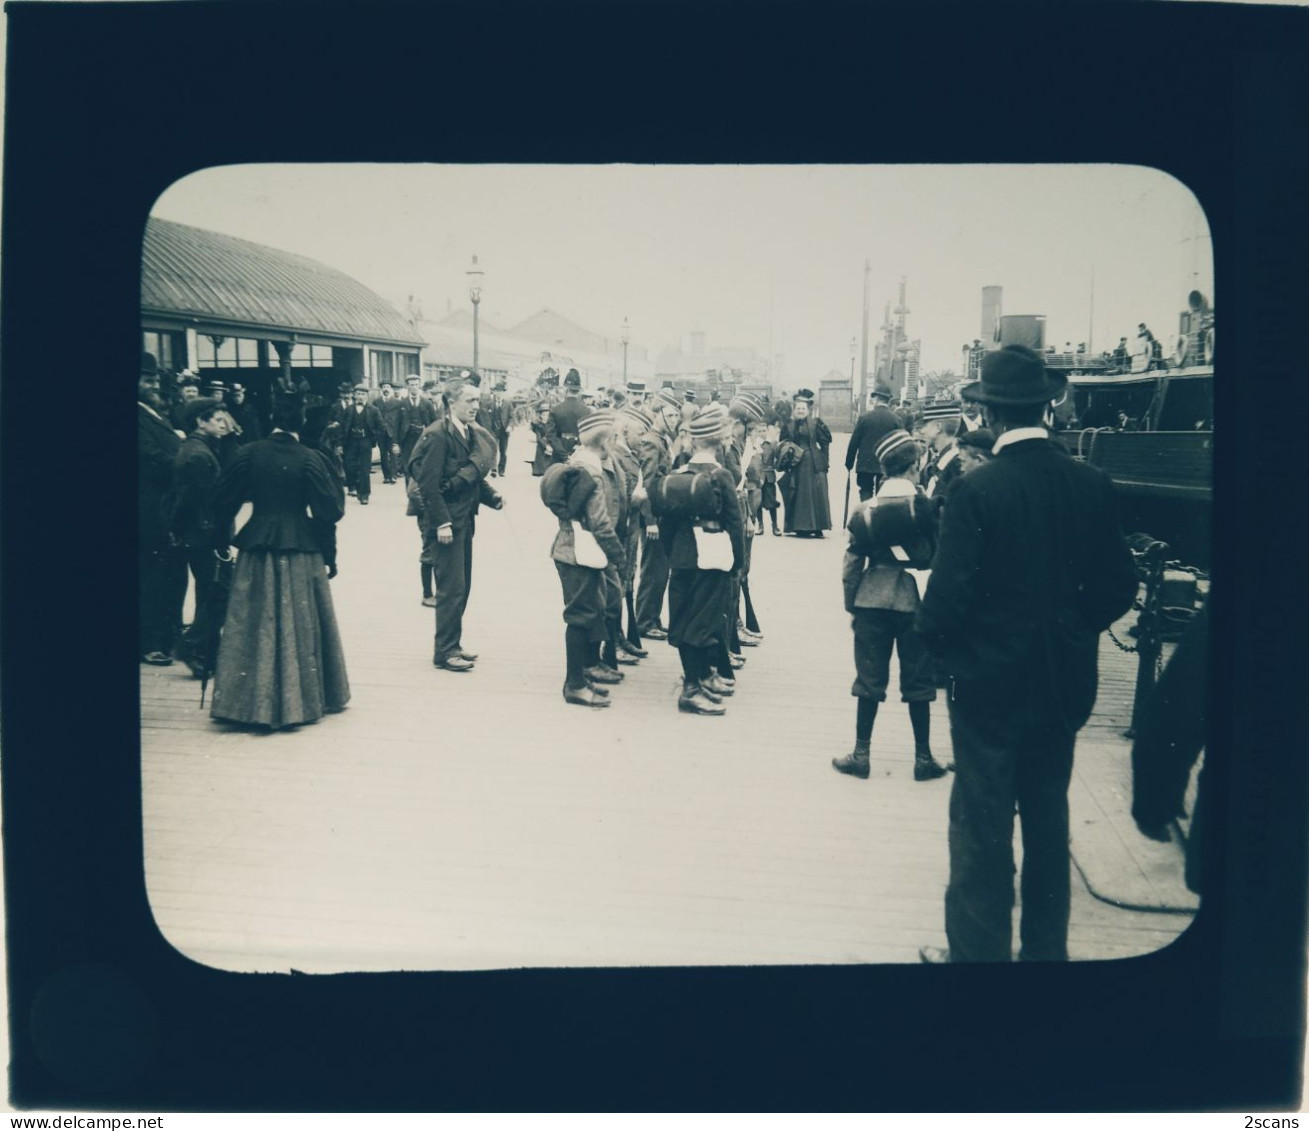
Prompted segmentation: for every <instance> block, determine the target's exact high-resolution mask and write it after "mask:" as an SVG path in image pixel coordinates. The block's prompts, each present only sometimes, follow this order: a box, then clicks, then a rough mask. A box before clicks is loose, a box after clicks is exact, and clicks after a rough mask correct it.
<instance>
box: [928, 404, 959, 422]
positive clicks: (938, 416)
mask: <svg viewBox="0 0 1309 1131" xmlns="http://www.w3.org/2000/svg"><path fill="white" fill-rule="evenodd" d="M963 414H964V411H963V405H962V404H961V403H960V402H959V401H941V402H940V403H938V404H929V405H924V406H923V419H924V420H950V419H952V418H957V417H960V416H963Z"/></svg>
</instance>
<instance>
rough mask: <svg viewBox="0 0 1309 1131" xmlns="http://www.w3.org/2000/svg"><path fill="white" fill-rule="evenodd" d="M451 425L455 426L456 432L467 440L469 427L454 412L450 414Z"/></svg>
mask: <svg viewBox="0 0 1309 1131" xmlns="http://www.w3.org/2000/svg"><path fill="white" fill-rule="evenodd" d="M450 423H451V424H453V425H454V426H455V431H456V432H458V433H459V435H461V436H463V437H465V438H467V436H468V425H467V424H465V423H463V422H462V421H461V420H460V419H459V417H457V416H456V415H455V414H454V413H453V412H452V413H451V414H450Z"/></svg>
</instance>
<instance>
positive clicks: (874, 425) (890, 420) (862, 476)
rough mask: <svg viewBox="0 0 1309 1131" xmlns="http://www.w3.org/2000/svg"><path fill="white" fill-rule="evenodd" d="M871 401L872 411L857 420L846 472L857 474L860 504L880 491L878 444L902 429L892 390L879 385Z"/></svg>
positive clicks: (849, 449) (848, 451) (869, 396)
mask: <svg viewBox="0 0 1309 1131" xmlns="http://www.w3.org/2000/svg"><path fill="white" fill-rule="evenodd" d="M868 401H869V407H868V411H867V412H865V413H864V414H863V415H862V416H860V417H859V419H858V420H856V421H855V425H854V431H853V432H851V433H850V442H849V443H848V444H847V445H846V448H845V469H846V471H848V472H849V471H853V472H854V481H855V484H856V485H857V486H858V488H859V501H860V502H864V501H865V500H867V499H871V498H872V497H873V493H874V492H875V491H876V490H877V481H878V476H879V472H880V468H879V466H878V462H877V445H878V444H880V443H881V442H882V440H883V439H884V438H885V437H887V436H889V435H890V434H891V433H892V432H896V431H899V429H900V418H899V417H898V416H896V415H895V413H893V412H892V411H891V390H890V389H889V388H887V387H886V386H885V385H878V386H877V388H875V389H874V390H873V391H872V392H871V393H869V394H868Z"/></svg>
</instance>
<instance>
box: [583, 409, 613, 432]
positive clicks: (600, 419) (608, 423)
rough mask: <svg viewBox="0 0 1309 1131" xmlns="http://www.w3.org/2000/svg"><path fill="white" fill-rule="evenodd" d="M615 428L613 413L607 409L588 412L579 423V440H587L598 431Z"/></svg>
mask: <svg viewBox="0 0 1309 1131" xmlns="http://www.w3.org/2000/svg"><path fill="white" fill-rule="evenodd" d="M613 426H614V414H613V412H612V411H611V410H609V409H607V408H598V409H596V410H595V412H588V413H587V414H586V415H585V416H584V417H582V419H581V420H579V421H578V422H577V438H578V439H579V440H585V439H586V438H587V437H588V436H590V435H593V434H594V433H595V432H596V431H597V430H598V429H601V428H612V427H613Z"/></svg>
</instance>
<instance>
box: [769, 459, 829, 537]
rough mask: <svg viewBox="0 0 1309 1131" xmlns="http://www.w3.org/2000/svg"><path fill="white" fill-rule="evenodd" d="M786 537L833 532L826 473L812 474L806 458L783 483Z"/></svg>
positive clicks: (789, 473) (817, 472) (788, 473)
mask: <svg viewBox="0 0 1309 1131" xmlns="http://www.w3.org/2000/svg"><path fill="white" fill-rule="evenodd" d="M781 486H782V499H783V501H784V502H785V503H786V531H787V533H788V534H791V533H795V534H807V533H812V532H813V531H816V530H831V529H832V508H831V505H830V504H829V503H828V500H827V472H825V471H815V470H814V468H813V464H812V463H810V461H809V457H808V455H806V456H805V459H804V462H803V463H801V464H800V466H799V467H797V468H796V469H795V470H794V471H789V472H787V474H786V478H785V479H783V480H782V484H781Z"/></svg>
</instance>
